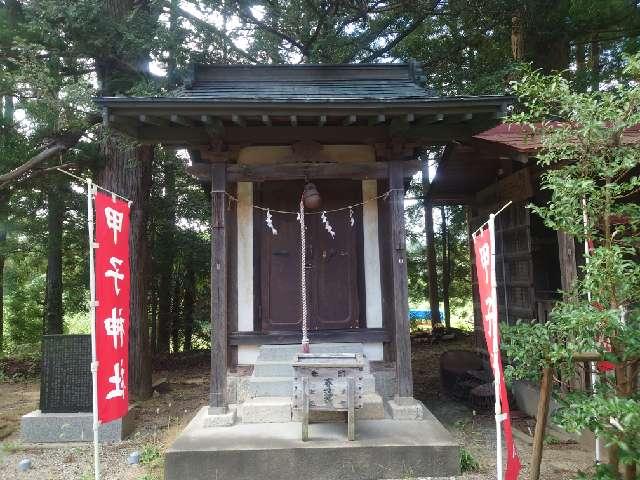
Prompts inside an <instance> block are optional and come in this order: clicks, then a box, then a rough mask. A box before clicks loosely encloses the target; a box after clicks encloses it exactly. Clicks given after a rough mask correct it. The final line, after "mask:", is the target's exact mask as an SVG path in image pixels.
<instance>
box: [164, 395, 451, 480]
mask: <svg viewBox="0 0 640 480" xmlns="http://www.w3.org/2000/svg"><path fill="white" fill-rule="evenodd" d="M206 415H207V407H203V408H202V410H200V412H199V413H198V414H197V415H196V416H195V418H194V419H193V420H192V421H191V422H190V423H189V425H188V426H187V428H186V429H185V430H184V431H183V432H182V433H181V434H180V435H179V436H178V438H177V439H176V440H175V441H174V442H173V444H172V445H171V447H170V448H169V449H168V450H167V453H166V454H165V472H164V473H165V475H164V478H165V479H166V480H184V479H189V480H208V479H211V478H212V472H215V475H216V477H217V478H221V479H231V478H232V479H234V480H255V479H260V478H265V479H270V478H277V479H278V480H299V479H300V478H301V476H304V478H305V480H371V479H379V478H409V477H411V478H420V477H452V476H456V475H459V474H460V457H459V446H458V444H457V442H456V441H455V439H454V438H453V437H452V436H451V435H450V434H449V433H448V432H447V431H446V430H445V429H444V427H443V426H442V425H441V424H440V423H439V422H438V421H437V420H435V419H434V418H432V417H430V416H425V418H424V419H423V420H417V421H413V422H406V421H395V420H391V419H384V420H362V421H359V422H356V441H355V442H349V441H347V426H346V424H345V423H344V422H336V423H314V424H311V425H309V437H310V439H309V441H308V442H303V441H302V440H301V438H300V437H301V431H300V423H297V422H282V423H255V424H250V423H240V422H236V424H235V425H233V426H231V427H218V428H205V427H204V423H205V421H204V418H205V416H206Z"/></svg>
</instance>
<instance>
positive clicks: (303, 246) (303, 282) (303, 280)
mask: <svg viewBox="0 0 640 480" xmlns="http://www.w3.org/2000/svg"><path fill="white" fill-rule="evenodd" d="M298 221H299V222H300V296H301V303H302V351H303V352H304V353H309V337H308V335H307V333H308V332H307V272H306V264H307V242H306V232H305V221H304V201H303V200H302V199H300V213H299V214H298Z"/></svg>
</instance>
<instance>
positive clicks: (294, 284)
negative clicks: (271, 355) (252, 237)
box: [256, 182, 303, 331]
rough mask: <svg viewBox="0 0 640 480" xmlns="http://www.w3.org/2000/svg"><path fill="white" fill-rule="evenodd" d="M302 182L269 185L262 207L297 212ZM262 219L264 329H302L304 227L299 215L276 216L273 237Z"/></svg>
mask: <svg viewBox="0 0 640 480" xmlns="http://www.w3.org/2000/svg"><path fill="white" fill-rule="evenodd" d="M302 186H303V184H302V182H265V183H264V184H263V186H262V195H261V197H262V200H261V204H262V205H265V206H268V207H269V208H274V209H281V210H292V211H293V210H297V208H298V207H297V205H298V202H299V195H300V192H301V191H302ZM265 215H266V213H261V214H260V215H259V216H258V219H259V221H258V222H257V225H256V228H259V229H262V230H264V231H263V232H262V235H261V238H262V249H261V259H262V260H261V267H262V268H261V271H262V282H261V283H262V285H261V291H262V328H263V330H265V331H287V330H300V329H301V326H302V321H301V318H300V317H301V311H302V307H301V305H300V224H299V223H298V221H297V220H296V217H295V215H282V214H278V213H274V214H273V226H274V227H275V228H276V229H277V230H278V234H277V235H272V234H271V232H270V231H269V229H268V227H267V226H266V223H265Z"/></svg>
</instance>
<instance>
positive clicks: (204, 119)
mask: <svg viewBox="0 0 640 480" xmlns="http://www.w3.org/2000/svg"><path fill="white" fill-rule="evenodd" d="M511 101H512V99H511V98H510V97H502V96H490V97H473V98H471V97H459V98H458V97H456V98H434V99H432V100H428V101H424V100H421V101H402V102H397V101H395V102H391V101H375V102H374V101H370V100H367V101H361V102H360V101H349V102H344V101H336V102H329V103H313V102H303V103H300V102H298V103H287V102H261V103H259V102H246V101H243V102H237V103H236V102H231V101H225V102H210V101H200V100H198V101H194V100H188V101H185V100H183V99H167V98H154V99H150V98H144V99H133V98H120V97H112V98H109V97H107V98H101V99H98V100H97V103H98V104H99V105H101V106H102V108H103V119H104V124H105V125H106V126H110V127H112V128H114V129H116V130H118V131H121V132H123V133H125V134H127V135H129V136H131V137H134V138H136V139H138V140H139V141H141V142H142V143H163V144H167V145H174V146H194V145H203V144H209V143H211V141H212V140H215V141H223V142H226V143H232V144H247V143H248V144H252V145H276V144H283V143H285V144H286V143H291V142H296V141H300V140H314V141H317V142H320V143H325V144H332V143H334V144H335V143H371V142H387V141H389V140H390V139H391V138H397V137H400V138H405V139H409V140H413V141H418V142H423V143H425V144H427V143H447V142H450V141H453V140H461V139H468V138H471V137H472V136H473V135H474V134H476V133H478V132H480V131H483V130H486V129H487V128H490V127H491V126H493V125H495V124H496V123H497V122H498V121H499V120H498V119H499V118H500V117H501V116H502V115H503V114H504V111H505V110H506V107H507V106H508V105H509V104H510V103H511Z"/></svg>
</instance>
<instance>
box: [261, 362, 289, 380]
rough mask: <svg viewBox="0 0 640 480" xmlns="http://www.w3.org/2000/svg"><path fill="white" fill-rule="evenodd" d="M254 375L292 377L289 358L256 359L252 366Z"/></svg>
mask: <svg viewBox="0 0 640 480" xmlns="http://www.w3.org/2000/svg"><path fill="white" fill-rule="evenodd" d="M253 375H254V376H255V377H287V378H293V367H292V366H291V361H289V360H279V361H275V360H258V361H256V364H255V365H254V367H253Z"/></svg>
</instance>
